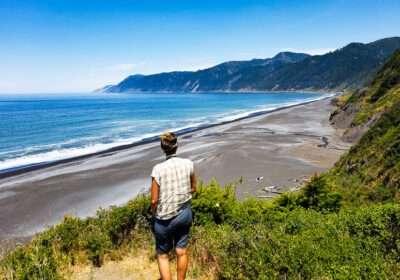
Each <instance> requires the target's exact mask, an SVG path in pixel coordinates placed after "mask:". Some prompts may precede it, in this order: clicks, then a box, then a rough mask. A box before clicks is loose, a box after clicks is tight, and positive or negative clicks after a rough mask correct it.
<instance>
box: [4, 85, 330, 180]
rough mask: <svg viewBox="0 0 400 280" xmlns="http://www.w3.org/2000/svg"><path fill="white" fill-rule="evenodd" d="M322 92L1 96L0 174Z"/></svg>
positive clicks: (285, 104)
mask: <svg viewBox="0 0 400 280" xmlns="http://www.w3.org/2000/svg"><path fill="white" fill-rule="evenodd" d="M328 96H331V95H328V94H323V93H320V94H318V93H312V94H310V93H300V92H293V93H201V94H199V93H196V94H189V93H187V94H165V93H146V94H99V93H88V94H35V95H32V94H16V95H0V173H4V172H8V171H11V170H15V169H20V168H24V167H29V166H34V165H40V164H44V163H49V162H54V161H58V160H63V159H68V158H73V157H77V156H82V155H86V154H91V153H95V152H100V151H105V150H108V149H110V148H113V147H117V146H121V145H126V144H133V143H140V142H141V141H146V140H148V139H151V138H154V137H155V136H157V135H158V134H160V133H162V131H164V130H171V131H174V132H178V133H182V132H186V131H193V130H197V129H200V128H203V127H207V126H211V125H215V124H220V123H225V122H229V121H234V120H237V119H241V118H244V117H248V116H253V115H257V114H262V113H267V112H271V111H274V110H277V109H279V108H283V107H288V106H293V105H297V104H302V103H305V102H309V101H312V100H319V99H323V98H326V97H328Z"/></svg>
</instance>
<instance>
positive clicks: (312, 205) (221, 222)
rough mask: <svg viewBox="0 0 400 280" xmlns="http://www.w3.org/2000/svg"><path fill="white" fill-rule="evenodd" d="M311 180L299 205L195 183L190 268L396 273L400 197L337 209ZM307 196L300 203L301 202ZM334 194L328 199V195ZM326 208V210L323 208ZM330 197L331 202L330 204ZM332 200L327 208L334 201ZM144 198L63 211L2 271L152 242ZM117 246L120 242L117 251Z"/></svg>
mask: <svg viewBox="0 0 400 280" xmlns="http://www.w3.org/2000/svg"><path fill="white" fill-rule="evenodd" d="M327 191H328V190H323V191H320V190H319V189H318V188H315V185H314V186H312V184H310V185H309V186H308V187H306V188H305V189H304V190H303V191H302V192H301V193H300V194H299V195H298V199H299V203H300V204H301V203H304V204H303V206H300V204H299V205H298V206H293V205H292V206H291V208H288V207H285V206H282V205H283V204H282V203H281V201H278V202H274V203H271V202H266V201H259V200H255V199H251V198H250V199H247V200H245V201H244V202H238V201H236V199H235V194H234V185H228V186H226V187H225V188H221V187H220V186H219V185H218V184H217V183H216V182H212V183H211V184H210V185H209V186H205V187H202V186H200V187H199V188H198V192H197V193H196V194H195V196H194V199H193V204H192V206H193V212H194V226H193V227H192V233H191V245H190V246H191V247H190V255H191V256H190V257H191V260H192V265H191V268H190V271H189V275H190V276H191V277H193V278H199V279H201V278H202V276H203V275H208V276H209V275H212V276H213V277H214V278H216V279H281V278H284V279H299V278H301V279H303V278H306V279H311V278H324V277H326V278H335V279H358V278H375V279H376V278H385V279H396V278H398V277H399V276H400V275H399V273H400V270H399V268H400V267H399V264H398V261H399V249H400V247H399V244H400V231H399V230H398V229H399V228H400V205H398V204H386V205H381V204H376V205H373V206H368V207H362V208H358V209H353V208H343V209H341V210H339V207H337V206H338V205H337V199H336V198H332V196H330V195H329V194H328V193H327ZM304 201H307V202H304ZM332 201H333V203H332ZM324 205H325V206H327V208H325V207H324ZM335 205H336V206H335ZM332 206H334V207H332ZM149 213H150V204H149V197H148V196H140V197H138V198H136V199H134V200H132V201H131V202H129V203H128V204H127V205H126V206H122V207H112V208H111V209H109V210H100V211H99V213H98V215H97V217H94V218H86V219H78V218H72V217H68V218H66V219H65V220H64V221H63V222H62V223H61V224H59V225H57V226H54V227H51V228H49V229H48V230H47V231H45V232H44V233H41V234H39V235H37V236H36V237H35V238H34V239H33V240H32V241H31V242H30V243H29V244H28V245H26V246H22V247H20V248H18V249H17V250H15V251H13V252H11V253H9V254H7V255H5V256H4V257H3V259H1V272H2V274H3V277H4V278H5V279H62V278H64V277H68V275H69V274H68V268H70V267H71V266H76V265H81V264H82V263H85V262H87V261H88V260H89V261H91V262H92V263H93V265H94V266H100V265H102V263H103V262H104V261H106V260H108V259H118V258H119V257H120V256H121V251H122V252H123V251H124V250H126V247H127V246H131V250H132V247H135V248H136V250H138V251H140V250H146V249H147V250H148V249H149V248H150V250H151V249H153V247H154V243H153V241H152V239H153V238H152V235H151V216H150V215H149ZM124 248H125V249H124Z"/></svg>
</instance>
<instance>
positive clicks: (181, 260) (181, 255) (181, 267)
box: [175, 248, 188, 280]
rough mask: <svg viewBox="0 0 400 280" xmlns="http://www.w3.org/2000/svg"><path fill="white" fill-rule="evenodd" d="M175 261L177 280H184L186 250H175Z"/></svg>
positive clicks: (186, 259) (186, 265)
mask: <svg viewBox="0 0 400 280" xmlns="http://www.w3.org/2000/svg"><path fill="white" fill-rule="evenodd" d="M175 250H176V256H177V258H178V260H177V274H178V280H184V279H185V277H186V271H187V267H188V255H187V249H186V248H176V249H175Z"/></svg>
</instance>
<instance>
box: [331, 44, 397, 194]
mask: <svg viewBox="0 0 400 280" xmlns="http://www.w3.org/2000/svg"><path fill="white" fill-rule="evenodd" d="M349 112H350V113H349ZM340 115H345V116H347V117H348V118H349V123H350V124H349V127H348V128H347V130H346V131H345V136H346V135H347V136H348V135H351V134H352V133H354V131H357V132H360V131H362V130H363V129H360V127H361V128H365V127H367V126H370V127H371V128H370V129H369V130H368V131H366V133H365V134H364V135H363V136H362V137H361V139H360V140H359V142H358V143H357V144H356V145H355V146H353V147H352V148H351V149H350V151H349V152H348V153H347V154H346V155H344V156H343V157H342V158H341V159H340V160H339V161H338V162H337V163H336V164H335V167H334V168H333V169H332V170H331V171H330V172H329V173H328V174H327V177H329V179H330V180H331V181H332V182H333V183H334V184H335V186H336V188H337V189H338V190H340V191H342V192H344V193H346V195H348V198H349V199H350V200H357V201H358V202H362V201H364V200H369V201H386V200H392V199H393V198H395V197H400V193H399V188H400V49H399V50H397V51H396V52H395V53H394V54H393V55H392V57H391V58H390V59H389V60H388V62H387V63H386V64H385V66H384V67H383V68H382V69H381V70H380V71H379V72H378V73H377V75H376V76H375V77H374V78H373V79H371V80H370V82H368V83H367V84H366V86H365V87H363V88H362V89H359V90H356V91H355V92H353V93H351V94H349V95H348V96H345V97H344V99H343V100H342V102H341V104H340V108H339V109H338V110H337V111H336V112H335V113H334V114H333V116H332V119H338V118H339V117H338V116H340Z"/></svg>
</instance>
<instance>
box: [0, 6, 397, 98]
mask: <svg viewBox="0 0 400 280" xmlns="http://www.w3.org/2000/svg"><path fill="white" fill-rule="evenodd" d="M399 14H400V1H398V0H395V1H394V0H338V1H334V0H330V1H328V0H324V1H307V0H305V1H299V0H298V1H291V0H282V1H256V0H244V1H218V0H213V1H211V0H210V1H209V0H198V1H190V0H182V1H168V0H160V1H151V0H141V1H118V0H113V1H90V0H86V1H85V0H80V1H75V0H69V1H61V0H53V1H49V0H48V1H46V0H42V1H34V0H25V1H20V0H0V38H1V44H0V61H1V63H0V93H31V92H35V93H51V92H87V91H91V90H93V89H96V88H98V87H101V86H104V85H107V84H114V83H118V82H119V81H121V80H122V79H123V78H125V77H126V76H128V75H130V74H137V73H142V74H150V73H157V72H162V71H172V70H197V69H202V68H206V67H209V66H212V65H215V64H218V63H220V62H223V61H227V60H246V59H251V58H265V57H272V56H273V55H275V54H276V53H278V52H280V51H284V50H290V51H299V52H308V53H311V54H319V53H324V52H327V51H330V50H333V49H336V48H339V47H342V46H344V45H346V44H348V43H350V42H363V43H367V42H371V41H374V40H377V39H381V38H384V37H390V36H399V35H400V17H399Z"/></svg>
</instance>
